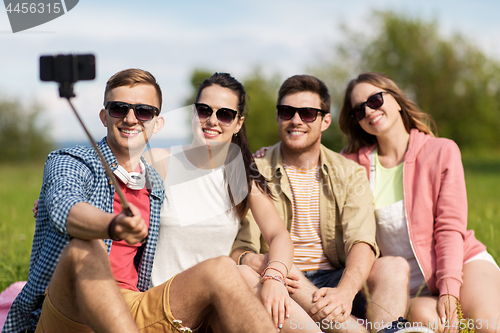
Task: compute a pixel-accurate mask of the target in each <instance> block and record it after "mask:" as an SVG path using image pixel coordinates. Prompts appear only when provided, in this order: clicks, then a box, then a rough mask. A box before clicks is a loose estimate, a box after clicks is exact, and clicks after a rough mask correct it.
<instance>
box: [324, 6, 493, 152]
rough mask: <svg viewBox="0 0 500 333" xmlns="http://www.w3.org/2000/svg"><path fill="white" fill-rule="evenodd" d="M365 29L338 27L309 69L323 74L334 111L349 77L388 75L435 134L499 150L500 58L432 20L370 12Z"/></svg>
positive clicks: (474, 145) (337, 108)
mask: <svg viewBox="0 0 500 333" xmlns="http://www.w3.org/2000/svg"><path fill="white" fill-rule="evenodd" d="M371 17H372V18H374V20H373V22H372V23H370V24H371V27H370V28H371V29H368V30H370V33H368V32H366V33H363V32H355V31H352V30H349V29H347V28H346V27H342V29H343V31H344V33H345V34H344V35H345V41H344V42H342V43H340V44H339V46H337V47H336V48H335V49H334V52H333V55H332V56H331V57H330V59H332V60H330V61H326V62H324V63H323V64H322V65H320V66H318V67H316V68H315V69H314V70H315V72H317V73H321V75H323V76H326V79H325V81H326V82H327V84H328V85H329V87H330V88H331V90H332V92H333V93H332V97H333V101H334V102H333V104H334V107H335V108H336V110H337V111H338V110H339V109H340V106H341V105H342V104H341V103H342V99H343V92H344V90H345V87H346V85H347V82H348V80H350V79H352V78H354V77H356V76H357V74H359V73H361V72H366V71H375V72H382V73H385V74H387V75H389V77H391V78H392V79H393V80H394V81H395V82H396V83H397V84H398V85H399V86H400V87H401V88H402V89H403V90H404V91H405V92H406V93H407V95H408V96H409V97H410V98H411V99H412V100H414V101H415V102H416V103H417V104H418V105H419V106H420V108H421V109H422V110H424V111H425V112H428V113H430V114H431V115H432V116H433V117H434V119H435V121H436V124H437V128H438V130H439V135H440V136H443V137H448V138H451V139H453V140H455V141H456V142H457V143H458V144H459V146H461V147H470V148H475V147H489V148H498V147H499V143H498V140H497V139H496V137H497V132H498V129H499V128H500V118H499V117H498V113H499V110H500V62H499V61H497V60H495V59H492V58H489V57H488V56H486V55H485V54H484V53H483V52H481V51H480V50H479V49H478V47H477V46H475V45H474V44H472V43H471V42H470V41H468V40H467V39H466V38H465V37H463V36H461V35H459V34H456V35H454V36H452V37H448V38H447V37H444V36H442V35H441V34H440V33H439V31H438V25H437V24H436V22H424V21H423V20H421V19H417V18H408V17H404V16H402V15H398V14H397V13H394V12H374V13H373V14H372V15H371Z"/></svg>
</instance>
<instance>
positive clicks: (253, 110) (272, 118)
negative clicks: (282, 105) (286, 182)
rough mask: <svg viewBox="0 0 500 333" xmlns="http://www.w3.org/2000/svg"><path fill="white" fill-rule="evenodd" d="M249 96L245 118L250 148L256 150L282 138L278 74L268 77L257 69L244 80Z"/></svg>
mask: <svg viewBox="0 0 500 333" xmlns="http://www.w3.org/2000/svg"><path fill="white" fill-rule="evenodd" d="M243 84H244V86H245V90H246V92H247V94H248V96H249V98H248V103H247V105H248V116H247V118H246V120H245V127H246V130H247V135H248V141H249V143H250V149H251V150H252V151H256V150H258V149H259V148H261V147H264V146H270V145H273V144H275V143H276V142H278V141H279V140H280V138H279V135H278V124H277V122H276V104H277V101H276V99H277V96H278V89H279V85H280V84H281V82H280V78H279V76H278V75H275V76H274V77H271V78H267V77H265V76H264V74H262V71H261V70H260V69H257V70H255V71H254V72H253V74H251V75H249V76H247V77H246V78H244V80H243Z"/></svg>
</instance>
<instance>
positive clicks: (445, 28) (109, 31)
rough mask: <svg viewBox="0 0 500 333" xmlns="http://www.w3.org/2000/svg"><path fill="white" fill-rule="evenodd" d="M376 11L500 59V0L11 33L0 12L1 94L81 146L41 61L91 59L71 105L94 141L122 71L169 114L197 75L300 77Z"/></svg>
mask: <svg viewBox="0 0 500 333" xmlns="http://www.w3.org/2000/svg"><path fill="white" fill-rule="evenodd" d="M373 9H378V10H394V11H396V12H399V13H402V14H404V15H411V16H414V17H420V18H424V19H427V20H432V19H435V20H436V21H437V22H438V25H439V27H440V29H441V31H442V33H443V34H445V35H449V34H451V33H453V32H460V33H462V34H464V35H465V36H467V37H468V38H469V39H470V40H472V41H473V42H475V43H476V44H477V45H478V46H479V47H480V48H481V49H483V50H484V51H485V52H486V53H487V54H489V55H491V56H492V57H496V58H498V59H500V20H498V17H497V15H498V13H500V2H499V1H496V0H479V1H464V0H455V1H448V0H446V1H439V0H419V1H410V0H380V1H373V0H372V1H368V0H354V1H333V0H311V1H305V0H276V1H274V0H267V1H262V0H254V1H240V0H236V1H222V0H216V1H208V0H206V1H187V0H186V1H147V0H146V1H124V0H120V1H118V0H107V1H98V0H82V1H80V2H79V3H78V5H77V6H76V7H75V8H74V9H73V10H71V11H70V12H68V13H67V14H65V15H63V16H61V17H59V18H57V19H55V20H53V21H51V22H48V23H46V24H44V25H41V26H38V27H35V28H32V29H30V30H27V31H25V32H20V33H16V34H13V33H12V32H11V29H10V25H9V21H8V17H7V13H6V11H5V10H3V9H0V48H1V52H0V94H2V95H8V96H16V97H19V98H21V99H22V100H23V101H24V102H26V103H28V102H30V101H32V100H37V101H39V102H40V103H42V104H43V105H44V107H45V109H46V110H47V112H46V118H45V121H48V122H50V123H51V125H52V136H53V137H54V138H55V139H56V140H70V139H71V140H80V139H84V134H83V131H82V130H81V129H80V128H79V126H78V124H77V123H76V121H75V119H74V116H73V114H72V113H71V112H70V111H69V108H68V107H67V105H66V103H65V102H64V101H62V100H60V99H59V97H58V93H57V86H56V85H55V84H53V83H42V82H40V81H39V80H38V57H39V56H40V55H41V54H53V53H70V52H80V53H82V52H85V53H88V52H91V53H94V54H95V55H96V58H97V78H96V80H95V81H89V82H81V83H78V84H77V86H76V94H77V98H76V99H75V104H76V105H77V108H78V109H79V110H80V113H81V115H82V118H83V119H84V122H85V123H86V124H87V125H88V126H89V128H90V130H91V132H92V133H93V135H94V137H95V138H100V137H102V136H103V135H104V134H105V131H104V128H103V127H102V125H101V124H100V122H99V119H98V111H99V110H100V108H101V107H102V98H103V97H102V93H103V90H104V85H105V82H106V80H107V79H108V78H109V77H110V76H111V75H112V74H114V73H115V72H117V71H119V70H121V69H124V68H129V67H138V68H143V69H146V70H149V71H151V72H152V73H153V74H154V75H155V76H156V78H157V79H158V81H159V82H160V84H161V86H162V88H163V91H164V104H163V110H174V109H177V108H180V107H182V106H184V105H183V101H184V99H185V97H186V95H187V94H188V91H189V83H188V82H189V75H190V73H191V71H192V70H193V69H194V68H195V67H201V68H207V69H210V70H213V71H224V72H230V73H231V74H233V75H234V76H235V77H236V78H243V77H244V76H245V75H247V74H248V73H249V72H250V71H252V69H254V68H255V66H261V67H262V68H263V69H264V71H266V72H269V73H279V74H280V75H281V76H282V77H288V76H290V75H293V74H297V73H303V72H305V71H306V69H307V67H309V66H312V65H314V64H315V63H317V62H318V61H321V60H322V59H324V57H325V56H326V55H327V54H328V52H329V50H331V48H332V45H334V44H335V43H336V41H339V40H340V38H341V37H342V36H341V35H340V34H341V31H340V29H339V27H340V24H341V23H345V24H346V25H348V26H349V27H352V28H354V29H363V28H366V27H368V26H369V24H370V20H371V17H370V13H371V12H372V10H373ZM171 115H172V117H173V118H172V119H170V120H169V121H168V123H169V124H170V126H167V127H166V129H165V130H163V131H162V132H163V133H162V134H161V135H162V136H164V137H181V136H184V135H186V133H187V132H188V131H187V130H185V128H184V127H183V126H180V124H181V123H182V120H180V118H178V116H179V112H177V113H176V112H171ZM176 117H177V118H176Z"/></svg>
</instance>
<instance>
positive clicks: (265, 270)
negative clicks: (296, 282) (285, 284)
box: [260, 267, 285, 280]
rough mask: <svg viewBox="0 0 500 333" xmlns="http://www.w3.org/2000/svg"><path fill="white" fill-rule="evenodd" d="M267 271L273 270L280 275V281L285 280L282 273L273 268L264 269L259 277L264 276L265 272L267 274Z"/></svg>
mask: <svg viewBox="0 0 500 333" xmlns="http://www.w3.org/2000/svg"><path fill="white" fill-rule="evenodd" d="M269 269H272V270H274V271H276V272H278V273H280V275H281V279H282V280H285V275H284V274H283V273H282V272H281V271H280V270H279V269H277V268H274V267H266V268H265V269H264V271H263V272H262V274H261V275H260V276H264V275H266V272H267V271H268V270H269Z"/></svg>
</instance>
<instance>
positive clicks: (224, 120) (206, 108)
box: [194, 103, 238, 125]
mask: <svg viewBox="0 0 500 333" xmlns="http://www.w3.org/2000/svg"><path fill="white" fill-rule="evenodd" d="M194 106H195V107H196V113H198V118H200V120H201V121H205V120H207V119H208V118H210V117H211V116H212V113H214V109H212V107H211V106H210V105H207V104H204V103H194ZM237 114H238V111H235V110H233V109H229V108H220V109H218V110H217V111H216V112H215V116H216V117H217V120H218V121H219V123H221V124H224V125H229V124H231V123H232V122H233V120H234V118H236V115H237Z"/></svg>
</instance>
